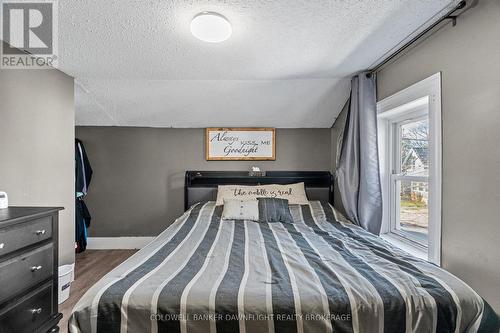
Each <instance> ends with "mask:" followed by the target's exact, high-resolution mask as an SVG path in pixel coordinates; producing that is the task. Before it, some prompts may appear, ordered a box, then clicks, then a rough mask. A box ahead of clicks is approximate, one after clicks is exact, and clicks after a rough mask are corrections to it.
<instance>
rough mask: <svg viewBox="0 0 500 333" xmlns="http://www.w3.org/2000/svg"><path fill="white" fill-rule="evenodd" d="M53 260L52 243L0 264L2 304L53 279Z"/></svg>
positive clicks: (0, 300)
mask: <svg viewBox="0 0 500 333" xmlns="http://www.w3.org/2000/svg"><path fill="white" fill-rule="evenodd" d="M53 259H54V257H53V245H52V243H50V244H47V245H44V246H42V247H39V248H37V249H34V250H32V251H29V252H26V253H23V254H20V255H19V256H18V257H14V258H10V259H9V260H6V261H3V262H0V272H1V274H0V286H2V287H0V302H2V301H4V300H5V299H7V298H9V297H11V296H13V295H15V294H17V293H18V292H20V291H22V290H24V289H27V288H29V287H31V286H34V285H35V284H37V283H39V282H41V281H43V280H45V279H48V278H49V277H51V276H52V272H53V266H52V265H53ZM3 286H8V288H5V287H3Z"/></svg>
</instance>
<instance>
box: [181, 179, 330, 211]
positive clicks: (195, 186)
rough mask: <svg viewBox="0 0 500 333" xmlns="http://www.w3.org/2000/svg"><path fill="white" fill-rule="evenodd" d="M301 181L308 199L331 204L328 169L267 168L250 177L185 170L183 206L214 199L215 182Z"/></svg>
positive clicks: (265, 182)
mask: <svg viewBox="0 0 500 333" xmlns="http://www.w3.org/2000/svg"><path fill="white" fill-rule="evenodd" d="M300 182H304V184H305V187H306V192H307V196H308V198H309V199H310V200H325V201H326V200H328V202H330V203H333V176H332V174H331V173H330V172H329V171H267V172H266V175H265V176H250V175H249V174H248V171H186V178H185V184H184V209H185V210H187V209H188V208H189V207H190V206H191V205H193V204H195V203H196V202H200V201H208V200H215V199H216V197H217V186H218V185H262V184H293V183H300Z"/></svg>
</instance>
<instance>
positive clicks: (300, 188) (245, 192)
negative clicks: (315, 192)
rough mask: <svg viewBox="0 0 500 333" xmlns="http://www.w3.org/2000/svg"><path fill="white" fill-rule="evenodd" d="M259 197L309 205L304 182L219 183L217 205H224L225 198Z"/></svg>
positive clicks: (291, 203) (243, 198)
mask: <svg viewBox="0 0 500 333" xmlns="http://www.w3.org/2000/svg"><path fill="white" fill-rule="evenodd" d="M257 198H278V199H287V200H288V203H289V204H290V205H307V204H308V203H309V201H308V200H307V196H306V190H305V187H304V183H295V184H287V185H257V186H245V185H219V187H218V189H217V202H216V205H217V206H219V205H222V204H223V203H224V200H225V199H236V200H255V199H257Z"/></svg>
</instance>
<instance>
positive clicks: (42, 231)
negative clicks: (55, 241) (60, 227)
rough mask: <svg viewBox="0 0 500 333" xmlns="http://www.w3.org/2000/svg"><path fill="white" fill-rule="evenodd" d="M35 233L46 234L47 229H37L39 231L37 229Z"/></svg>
mask: <svg viewBox="0 0 500 333" xmlns="http://www.w3.org/2000/svg"><path fill="white" fill-rule="evenodd" d="M35 234H37V236H40V235H43V234H45V229H42V230H37V231H35Z"/></svg>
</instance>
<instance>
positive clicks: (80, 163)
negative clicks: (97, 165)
mask: <svg viewBox="0 0 500 333" xmlns="http://www.w3.org/2000/svg"><path fill="white" fill-rule="evenodd" d="M75 172H76V174H75V176H76V177H75V181H76V193H83V195H86V194H87V190H88V188H89V185H90V181H91V179H92V167H91V166H90V162H89V159H88V157H87V153H86V152H85V147H84V146H83V143H82V142H81V141H80V140H78V139H75Z"/></svg>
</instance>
